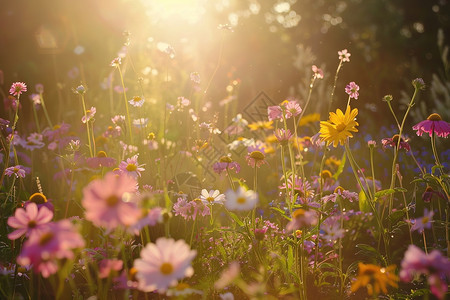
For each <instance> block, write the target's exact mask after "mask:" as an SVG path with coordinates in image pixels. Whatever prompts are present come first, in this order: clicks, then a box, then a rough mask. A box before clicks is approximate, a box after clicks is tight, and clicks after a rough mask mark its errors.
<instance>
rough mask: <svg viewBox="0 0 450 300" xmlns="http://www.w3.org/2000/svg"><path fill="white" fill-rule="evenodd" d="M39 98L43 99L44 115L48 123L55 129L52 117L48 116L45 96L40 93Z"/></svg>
mask: <svg viewBox="0 0 450 300" xmlns="http://www.w3.org/2000/svg"><path fill="white" fill-rule="evenodd" d="M39 97H40V98H41V105H42V110H43V111H44V115H45V118H46V119H47V123H48V125H49V126H50V128H53V123H52V121H51V120H50V117H49V116H48V112H47V107H46V106H45V101H44V96H43V93H42V92H41V93H39ZM33 107H34V105H33Z"/></svg>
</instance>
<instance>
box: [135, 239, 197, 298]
mask: <svg viewBox="0 0 450 300" xmlns="http://www.w3.org/2000/svg"><path fill="white" fill-rule="evenodd" d="M196 255H197V251H195V250H191V249H190V248H189V245H188V244H186V243H185V242H184V241H183V240H178V241H175V240H173V239H167V238H164V237H162V238H159V239H157V240H156V243H155V244H153V243H148V244H147V245H146V246H145V248H144V249H142V251H141V258H138V259H136V260H135V261H134V268H135V269H136V270H137V274H136V278H137V280H138V289H139V290H141V291H144V292H152V291H155V290H157V291H158V292H159V293H163V292H165V291H166V290H167V288H169V287H170V286H174V285H176V284H177V282H178V280H180V279H183V278H184V277H190V276H192V275H193V274H194V269H193V268H192V266H191V262H192V260H193V259H194V258H195V256H196Z"/></svg>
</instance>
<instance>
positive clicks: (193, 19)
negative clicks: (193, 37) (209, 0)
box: [142, 0, 206, 24]
mask: <svg viewBox="0 0 450 300" xmlns="http://www.w3.org/2000/svg"><path fill="white" fill-rule="evenodd" d="M142 3H143V4H144V6H145V7H146V8H147V15H149V17H150V18H151V20H152V21H156V22H158V21H163V20H169V19H173V20H179V19H184V20H186V21H187V22H189V23H192V24H193V23H197V22H198V21H199V20H200V18H201V16H202V15H203V14H204V13H205V11H206V10H205V1H204V0H142Z"/></svg>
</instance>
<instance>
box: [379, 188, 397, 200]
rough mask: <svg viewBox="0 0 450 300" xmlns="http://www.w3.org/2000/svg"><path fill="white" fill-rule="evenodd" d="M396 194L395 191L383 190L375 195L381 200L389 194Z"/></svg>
mask: <svg viewBox="0 0 450 300" xmlns="http://www.w3.org/2000/svg"><path fill="white" fill-rule="evenodd" d="M393 193H395V190H394V189H386V190H381V191H378V192H376V193H375V198H380V197H383V196H386V195H389V194H393Z"/></svg>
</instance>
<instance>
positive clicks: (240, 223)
mask: <svg viewBox="0 0 450 300" xmlns="http://www.w3.org/2000/svg"><path fill="white" fill-rule="evenodd" d="M227 212H228V214H229V215H230V217H231V218H232V219H233V220H234V221H235V222H236V223H238V224H239V226H244V223H243V222H242V221H241V220H240V219H239V217H238V216H237V215H236V214H235V213H234V212H231V211H228V210H227Z"/></svg>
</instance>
